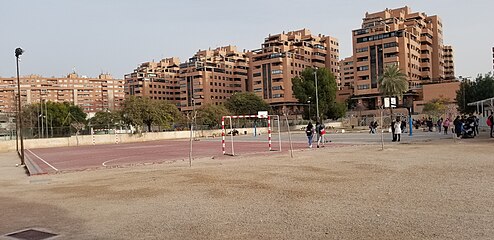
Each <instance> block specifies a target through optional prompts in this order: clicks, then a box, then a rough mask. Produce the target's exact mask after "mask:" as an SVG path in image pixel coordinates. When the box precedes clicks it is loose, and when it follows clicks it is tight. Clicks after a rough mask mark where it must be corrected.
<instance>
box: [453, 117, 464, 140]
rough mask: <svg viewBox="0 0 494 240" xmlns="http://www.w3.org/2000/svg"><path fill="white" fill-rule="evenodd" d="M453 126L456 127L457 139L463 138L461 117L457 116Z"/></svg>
mask: <svg viewBox="0 0 494 240" xmlns="http://www.w3.org/2000/svg"><path fill="white" fill-rule="evenodd" d="M453 125H454V126H455V133H456V137H457V138H459V137H460V136H461V126H462V125H463V123H462V122H461V119H460V116H456V118H455V120H454V121H453Z"/></svg>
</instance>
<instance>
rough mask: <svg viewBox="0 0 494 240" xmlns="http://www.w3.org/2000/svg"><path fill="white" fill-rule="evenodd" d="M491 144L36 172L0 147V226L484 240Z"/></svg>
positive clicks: (493, 167)
mask: <svg viewBox="0 0 494 240" xmlns="http://www.w3.org/2000/svg"><path fill="white" fill-rule="evenodd" d="M493 144H494V140H492V139H486V138H484V139H469V140H462V141H456V142H453V140H435V141H431V142H425V143H413V144H392V145H391V144H390V145H386V147H385V150H380V146H375V145H374V146H349V147H338V148H329V147H326V148H322V149H312V150H308V149H307V150H302V151H297V152H295V158H293V159H292V158H290V157H289V155H281V154H270V155H262V156H261V155H250V156H243V157H242V156H238V157H233V158H221V159H196V160H194V162H193V166H192V168H189V167H188V162H174V163H167V164H156V165H148V166H140V167H129V168H117V169H105V170H97V171H83V172H73V173H64V174H55V175H43V176H34V177H26V176H25V174H24V172H23V170H22V169H21V168H16V167H15V166H14V165H15V163H16V162H17V161H18V160H17V158H16V156H15V154H14V153H3V154H0V186H1V189H0V212H1V213H2V217H1V218H0V236H2V235H4V234H7V233H10V232H14V231H18V230H22V229H25V228H30V227H33V228H38V229H45V230H49V231H51V232H54V233H57V234H60V236H59V237H58V238H57V239H492V238H493V237H494V187H493V182H494V148H493V146H494V145H493ZM0 239H7V238H6V237H3V238H2V237H0Z"/></svg>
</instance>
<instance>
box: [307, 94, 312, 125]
mask: <svg viewBox="0 0 494 240" xmlns="http://www.w3.org/2000/svg"><path fill="white" fill-rule="evenodd" d="M311 99H312V97H309V100H308V101H307V103H308V104H309V121H310V119H311V118H310V117H311V115H310V105H311V104H310V100H311Z"/></svg>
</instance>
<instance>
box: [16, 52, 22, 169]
mask: <svg viewBox="0 0 494 240" xmlns="http://www.w3.org/2000/svg"><path fill="white" fill-rule="evenodd" d="M23 52H24V50H22V48H16V49H15V58H16V60H17V61H16V63H17V94H18V97H17V104H18V105H17V121H18V123H19V124H18V132H17V134H19V139H20V140H21V152H20V153H19V152H17V154H19V156H20V157H21V165H24V140H23V138H22V119H21V113H22V108H21V83H20V80H19V56H21V55H22V53H23Z"/></svg>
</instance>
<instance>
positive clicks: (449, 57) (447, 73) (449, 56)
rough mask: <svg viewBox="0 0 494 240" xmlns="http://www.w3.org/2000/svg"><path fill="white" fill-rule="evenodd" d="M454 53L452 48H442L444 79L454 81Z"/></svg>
mask: <svg viewBox="0 0 494 240" xmlns="http://www.w3.org/2000/svg"><path fill="white" fill-rule="evenodd" d="M453 56H454V52H453V47H451V46H444V48H443V57H444V79H446V80H454V79H456V77H455V63H454V60H453Z"/></svg>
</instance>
